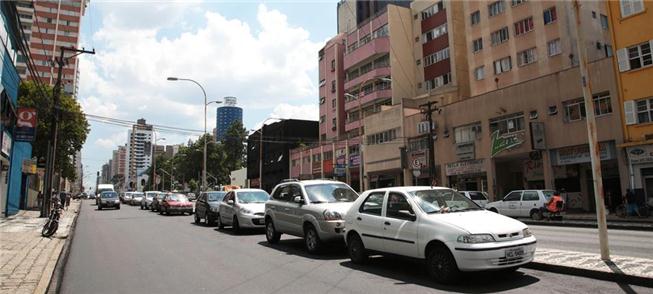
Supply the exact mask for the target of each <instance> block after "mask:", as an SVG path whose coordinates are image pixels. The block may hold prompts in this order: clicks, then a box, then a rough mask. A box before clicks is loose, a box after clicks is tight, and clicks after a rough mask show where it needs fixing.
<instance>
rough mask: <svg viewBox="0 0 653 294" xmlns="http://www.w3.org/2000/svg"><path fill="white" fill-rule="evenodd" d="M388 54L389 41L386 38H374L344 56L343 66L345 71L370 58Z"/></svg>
mask: <svg viewBox="0 0 653 294" xmlns="http://www.w3.org/2000/svg"><path fill="white" fill-rule="evenodd" d="M388 52H390V39H389V38H388V37H381V38H376V39H373V40H372V41H370V42H369V43H367V44H365V45H363V46H361V47H358V48H357V49H356V50H354V51H352V52H350V53H349V54H347V55H345V61H344V63H343V66H344V68H345V69H349V68H350V67H351V66H353V65H356V64H358V63H360V62H361V61H363V60H365V59H367V58H369V57H370V56H375V55H379V54H382V53H388Z"/></svg>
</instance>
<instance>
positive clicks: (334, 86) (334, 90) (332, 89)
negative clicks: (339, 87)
mask: <svg viewBox="0 0 653 294" xmlns="http://www.w3.org/2000/svg"><path fill="white" fill-rule="evenodd" d="M335 92H336V81H335V80H333V81H331V93H335Z"/></svg>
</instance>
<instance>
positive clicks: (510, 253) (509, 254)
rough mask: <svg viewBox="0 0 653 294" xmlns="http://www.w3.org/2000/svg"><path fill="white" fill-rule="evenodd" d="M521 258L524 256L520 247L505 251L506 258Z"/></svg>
mask: <svg viewBox="0 0 653 294" xmlns="http://www.w3.org/2000/svg"><path fill="white" fill-rule="evenodd" d="M522 256H524V248H522V247H517V248H510V249H506V258H517V257H522Z"/></svg>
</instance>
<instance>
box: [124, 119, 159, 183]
mask: <svg viewBox="0 0 653 294" xmlns="http://www.w3.org/2000/svg"><path fill="white" fill-rule="evenodd" d="M127 140H128V145H127V148H128V152H127V177H126V180H125V183H126V184H127V190H130V191H142V189H143V188H144V186H145V183H146V181H147V177H146V175H144V173H145V171H146V170H147V169H148V168H149V167H150V165H151V164H152V154H153V146H154V144H153V143H154V140H155V138H154V132H153V128H152V125H148V124H147V123H146V121H145V119H143V118H141V119H139V120H138V121H137V123H136V124H135V125H133V126H132V129H131V130H129V132H128V135H127Z"/></svg>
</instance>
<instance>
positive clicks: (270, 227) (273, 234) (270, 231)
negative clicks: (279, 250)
mask: <svg viewBox="0 0 653 294" xmlns="http://www.w3.org/2000/svg"><path fill="white" fill-rule="evenodd" d="M265 239H267V240H268V243H270V244H277V243H279V240H280V239H281V233H278V232H277V230H276V229H275V228H274V223H273V222H272V220H271V219H266V220H265Z"/></svg>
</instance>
